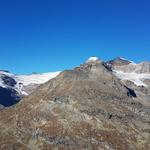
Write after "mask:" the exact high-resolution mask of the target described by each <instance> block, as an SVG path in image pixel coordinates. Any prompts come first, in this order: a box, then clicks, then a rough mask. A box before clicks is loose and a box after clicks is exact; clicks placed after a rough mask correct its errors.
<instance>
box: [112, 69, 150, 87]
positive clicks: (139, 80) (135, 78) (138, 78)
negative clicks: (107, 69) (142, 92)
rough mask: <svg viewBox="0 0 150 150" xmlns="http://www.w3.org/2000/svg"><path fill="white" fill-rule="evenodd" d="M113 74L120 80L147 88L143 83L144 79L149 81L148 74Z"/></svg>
mask: <svg viewBox="0 0 150 150" xmlns="http://www.w3.org/2000/svg"><path fill="white" fill-rule="evenodd" d="M114 74H115V75H116V76H117V77H118V78H120V79H121V80H129V81H132V82H133V83H134V84H135V85H137V86H147V85H146V84H145V83H144V82H143V81H144V80H146V79H150V74H146V73H135V72H131V73H125V72H122V71H118V70H114Z"/></svg>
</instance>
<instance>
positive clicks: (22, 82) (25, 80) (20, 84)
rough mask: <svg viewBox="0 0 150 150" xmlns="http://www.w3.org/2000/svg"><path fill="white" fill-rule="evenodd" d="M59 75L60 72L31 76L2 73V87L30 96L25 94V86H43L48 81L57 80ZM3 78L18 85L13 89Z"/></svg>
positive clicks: (0, 76) (0, 82) (0, 72)
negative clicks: (5, 77)
mask: <svg viewBox="0 0 150 150" xmlns="http://www.w3.org/2000/svg"><path fill="white" fill-rule="evenodd" d="M59 73H60V71H58V72H49V73H41V74H30V75H15V74H12V73H9V72H5V71H0V86H1V87H3V88H13V89H15V90H16V91H17V92H18V93H19V94H21V95H28V93H26V92H25V89H24V86H28V85H35V84H36V85H39V84H43V83H45V82H47V81H48V80H50V79H52V78H55V77H56V76H57V75H58V74H59ZM2 76H7V77H10V78H12V79H14V80H15V81H16V84H15V85H14V86H13V87H12V86H9V85H7V84H5V83H4V81H3V79H2Z"/></svg>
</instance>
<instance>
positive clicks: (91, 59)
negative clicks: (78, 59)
mask: <svg viewBox="0 0 150 150" xmlns="http://www.w3.org/2000/svg"><path fill="white" fill-rule="evenodd" d="M99 60H100V59H99V58H98V57H90V58H89V59H88V60H87V61H86V62H87V63H89V62H95V61H99Z"/></svg>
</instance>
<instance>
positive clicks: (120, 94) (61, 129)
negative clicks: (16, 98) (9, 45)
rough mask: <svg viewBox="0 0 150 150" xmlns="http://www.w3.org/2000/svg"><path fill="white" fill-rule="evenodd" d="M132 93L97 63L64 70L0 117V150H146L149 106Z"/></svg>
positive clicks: (147, 144)
mask: <svg viewBox="0 0 150 150" xmlns="http://www.w3.org/2000/svg"><path fill="white" fill-rule="evenodd" d="M136 92H138V89H137V90H136ZM136 92H135V91H134V90H133V89H131V88H130V87H128V86H127V85H126V84H125V83H124V82H122V80H120V79H119V78H118V77H117V76H116V75H115V74H114V72H113V70H112V68H111V67H110V65H108V64H107V63H106V62H102V61H99V60H98V59H96V60H95V59H94V60H93V59H92V60H90V61H88V62H86V63H84V64H81V65H80V66H79V67H76V68H74V69H73V70H65V71H63V72H61V73H60V74H59V75H58V76H56V77H55V78H53V79H51V80H49V81H48V82H46V83H45V84H43V85H41V86H39V87H38V88H37V89H36V91H34V92H33V93H32V94H30V95H29V96H27V97H25V98H24V99H23V100H22V101H20V102H19V103H18V104H16V105H14V106H12V107H10V108H7V109H5V110H2V111H1V113H0V149H2V150H3V149H4V150H5V149H10V148H12V149H22V150H23V149H26V150H27V149H33V150H34V149H35V150H41V149H43V150H49V149H51V150H55V149H64V150H71V149H83V150H84V149H86V150H91V149H93V150H98V149H102V150H110V149H111V150H127V149H133V150H147V149H149V148H150V144H149V140H150V138H149V137H150V118H149V116H150V106H149V105H148V104H149V101H148V100H147V97H146V96H145V95H146V93H143V95H140V96H139V94H138V93H136ZM143 101H144V102H143ZM145 101H146V103H145Z"/></svg>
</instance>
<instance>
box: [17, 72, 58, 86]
mask: <svg viewBox="0 0 150 150" xmlns="http://www.w3.org/2000/svg"><path fill="white" fill-rule="evenodd" d="M59 73H60V71H59V72H50V73H42V74H31V75H18V76H16V78H15V79H16V80H17V81H18V82H19V83H22V84H23V85H25V86H27V85H30V84H42V83H45V82H47V81H48V80H50V79H52V78H54V77H56V76H57V75H58V74H59Z"/></svg>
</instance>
